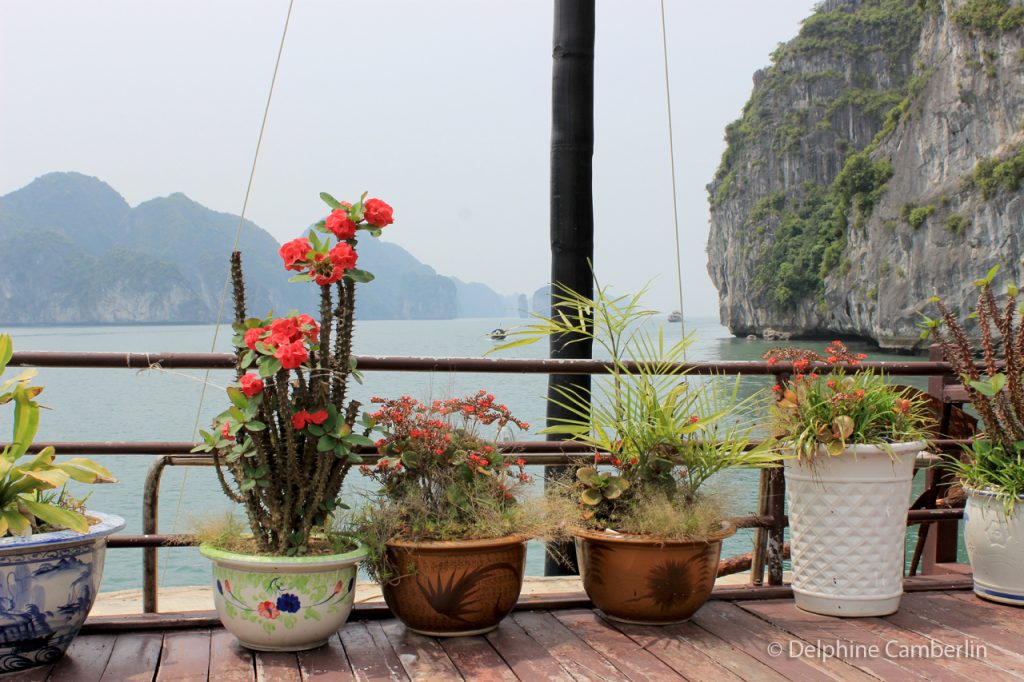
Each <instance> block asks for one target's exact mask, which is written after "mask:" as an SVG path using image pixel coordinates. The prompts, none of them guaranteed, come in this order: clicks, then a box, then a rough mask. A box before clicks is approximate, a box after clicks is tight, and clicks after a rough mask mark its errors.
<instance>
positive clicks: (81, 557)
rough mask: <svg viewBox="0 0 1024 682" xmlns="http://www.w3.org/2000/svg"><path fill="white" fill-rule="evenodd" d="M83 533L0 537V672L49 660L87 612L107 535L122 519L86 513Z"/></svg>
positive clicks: (59, 651) (96, 588)
mask: <svg viewBox="0 0 1024 682" xmlns="http://www.w3.org/2000/svg"><path fill="white" fill-rule="evenodd" d="M88 515H89V516H90V517H92V518H93V519H98V520H99V522H98V523H93V524H92V525H91V526H90V527H89V532H88V533H78V532H76V531H73V530H62V531H56V532H53V533H37V534H36V535H29V536H26V537H6V538H3V539H0V672H9V671H11V670H22V669H24V668H30V667H32V666H35V665H43V664H45V663H53V662H54V661H55V660H57V659H58V658H60V657H61V656H62V655H63V654H64V651H65V650H66V649H67V648H68V645H69V644H71V640H72V639H74V637H75V635H77V634H78V631H79V630H80V629H81V628H82V624H83V623H85V617H86V616H87V615H89V610H90V609H92V605H93V602H95V601H96V594H97V592H98V591H99V587H100V578H101V577H102V576H103V560H104V558H105V556H106V550H107V536H108V535H110V534H111V533H114V532H116V531H119V530H121V529H122V528H124V519H122V518H121V517H120V516H113V515H111V514H101V513H99V512H93V511H90V512H89V513H88Z"/></svg>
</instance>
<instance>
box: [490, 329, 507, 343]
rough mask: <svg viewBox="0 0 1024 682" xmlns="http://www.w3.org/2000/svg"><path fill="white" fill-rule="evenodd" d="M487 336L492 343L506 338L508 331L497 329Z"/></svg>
mask: <svg viewBox="0 0 1024 682" xmlns="http://www.w3.org/2000/svg"><path fill="white" fill-rule="evenodd" d="M487 336H489V337H491V339H492V340H493V341H502V340H504V338H505V337H506V336H508V330H507V329H502V328H501V327H498V328H497V329H492V330H491V331H490V332H489V333H488V334H487Z"/></svg>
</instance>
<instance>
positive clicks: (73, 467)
mask: <svg viewBox="0 0 1024 682" xmlns="http://www.w3.org/2000/svg"><path fill="white" fill-rule="evenodd" d="M56 467H57V468H58V469H60V470H61V471H63V472H64V473H66V474H67V475H68V476H70V477H71V478H73V479H75V480H76V481H80V482H82V483H117V479H116V478H114V475H113V474H112V473H110V472H109V471H107V470H106V469H105V468H103V467H102V466H100V465H99V464H97V463H96V462H94V461H92V460H91V459H86V458H84V457H72V458H71V459H67V460H64V461H63V462H60V463H59V464H57V465H56Z"/></svg>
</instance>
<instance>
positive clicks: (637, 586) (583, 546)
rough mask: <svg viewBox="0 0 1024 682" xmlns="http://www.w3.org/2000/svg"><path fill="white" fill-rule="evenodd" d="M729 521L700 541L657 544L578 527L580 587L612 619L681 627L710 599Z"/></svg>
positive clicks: (732, 530) (657, 541) (651, 539)
mask: <svg viewBox="0 0 1024 682" xmlns="http://www.w3.org/2000/svg"><path fill="white" fill-rule="evenodd" d="M735 532H736V529H735V527H733V526H732V524H729V523H723V524H722V530H721V531H720V532H718V533H716V534H715V535H712V536H710V537H708V538H706V539H704V540H690V541H663V540H660V539H658V538H656V537H653V536H649V535H622V534H617V533H607V532H600V531H592V530H585V529H578V530H577V531H576V555H577V560H578V562H579V567H580V576H581V577H582V578H583V588H584V589H585V590H586V591H587V596H588V597H590V600H591V601H592V602H594V606H596V607H597V608H599V609H601V610H602V611H603V612H604V614H605V615H606V616H608V617H609V618H611V619H612V620H617V621H621V622H623V623H638V624H641V625H668V624H669V623H681V622H683V621H685V620H687V619H689V617H690V616H692V615H693V614H694V612H696V611H697V609H699V608H700V607H701V606H703V605H704V602H706V601H707V599H708V597H709V596H710V595H711V589H712V588H713V587H714V586H715V578H716V577H717V576H718V560H719V557H720V556H721V554H722V540H724V539H725V538H727V537H729V536H730V535H732V534H733V533H735Z"/></svg>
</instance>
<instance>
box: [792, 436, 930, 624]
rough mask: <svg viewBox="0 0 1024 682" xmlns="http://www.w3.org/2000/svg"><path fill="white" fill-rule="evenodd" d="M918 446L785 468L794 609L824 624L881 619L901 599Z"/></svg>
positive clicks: (859, 448)
mask: <svg viewBox="0 0 1024 682" xmlns="http://www.w3.org/2000/svg"><path fill="white" fill-rule="evenodd" d="M923 448H924V443H920V442H912V443H893V444H892V445H890V446H889V447H888V448H885V449H883V448H879V447H874V446H871V445H851V446H849V447H847V448H846V449H845V450H844V451H843V452H842V453H841V454H839V455H835V456H830V455H829V454H828V453H826V452H825V450H824V448H820V449H819V451H818V455H817V456H816V457H815V458H814V461H813V462H810V463H809V462H807V461H806V460H802V461H798V460H796V459H787V460H786V499H787V502H788V504H789V534H790V546H791V548H792V565H793V597H794V599H795V601H796V605H797V606H798V607H799V608H801V609H803V610H805V611H811V612H812V613H820V614H823V615H827V616H858V617H864V616H886V615H889V614H891V613H895V612H896V610H897V609H898V608H899V605H900V598H901V597H902V596H903V566H904V562H905V556H906V549H905V546H904V543H905V540H906V534H907V507H908V506H909V505H910V487H911V482H912V480H913V478H914V460H915V458H916V457H917V454H918V453H919V452H920V451H921V450H922V449H923Z"/></svg>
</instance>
